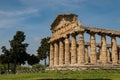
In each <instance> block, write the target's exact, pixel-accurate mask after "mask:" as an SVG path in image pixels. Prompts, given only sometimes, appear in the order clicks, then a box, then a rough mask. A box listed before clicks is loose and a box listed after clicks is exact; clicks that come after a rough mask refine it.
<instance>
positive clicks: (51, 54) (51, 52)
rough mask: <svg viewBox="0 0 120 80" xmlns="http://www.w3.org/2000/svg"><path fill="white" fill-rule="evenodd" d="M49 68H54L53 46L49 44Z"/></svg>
mask: <svg viewBox="0 0 120 80" xmlns="http://www.w3.org/2000/svg"><path fill="white" fill-rule="evenodd" d="M49 64H50V67H52V66H54V47H53V44H52V43H50V63H49Z"/></svg>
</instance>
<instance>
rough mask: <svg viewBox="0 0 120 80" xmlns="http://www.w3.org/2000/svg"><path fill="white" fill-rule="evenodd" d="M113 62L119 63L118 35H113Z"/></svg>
mask: <svg viewBox="0 0 120 80" xmlns="http://www.w3.org/2000/svg"><path fill="white" fill-rule="evenodd" d="M111 41H112V64H117V62H118V60H117V59H118V58H117V44H116V37H115V36H112V40H111Z"/></svg>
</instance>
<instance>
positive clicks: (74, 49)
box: [71, 34, 77, 66]
mask: <svg viewBox="0 0 120 80" xmlns="http://www.w3.org/2000/svg"><path fill="white" fill-rule="evenodd" d="M76 63H77V43H76V35H75V34H72V40H71V66H73V65H74V64H76Z"/></svg>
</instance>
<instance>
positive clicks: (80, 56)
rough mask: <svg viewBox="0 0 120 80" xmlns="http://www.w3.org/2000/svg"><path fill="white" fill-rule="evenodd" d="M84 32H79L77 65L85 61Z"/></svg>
mask: <svg viewBox="0 0 120 80" xmlns="http://www.w3.org/2000/svg"><path fill="white" fill-rule="evenodd" d="M83 33H84V32H79V34H78V37H79V43H78V45H79V50H78V60H77V61H78V65H81V64H84V63H85V47H84V34H83Z"/></svg>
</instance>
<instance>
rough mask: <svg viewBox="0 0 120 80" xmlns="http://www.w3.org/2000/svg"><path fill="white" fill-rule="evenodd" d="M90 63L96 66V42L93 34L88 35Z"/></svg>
mask: <svg viewBox="0 0 120 80" xmlns="http://www.w3.org/2000/svg"><path fill="white" fill-rule="evenodd" d="M90 63H91V64H96V63H97V57H96V41H95V34H94V33H90Z"/></svg>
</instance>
